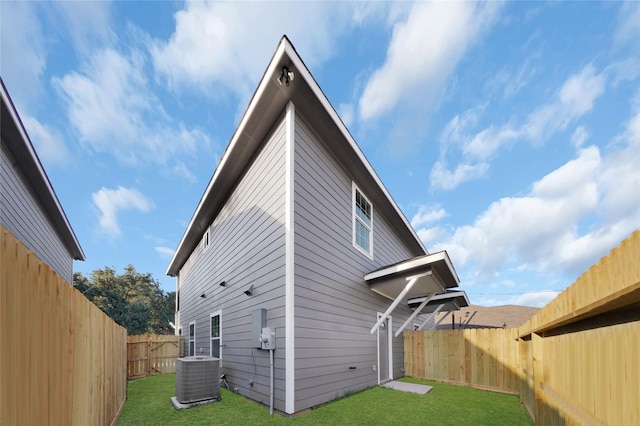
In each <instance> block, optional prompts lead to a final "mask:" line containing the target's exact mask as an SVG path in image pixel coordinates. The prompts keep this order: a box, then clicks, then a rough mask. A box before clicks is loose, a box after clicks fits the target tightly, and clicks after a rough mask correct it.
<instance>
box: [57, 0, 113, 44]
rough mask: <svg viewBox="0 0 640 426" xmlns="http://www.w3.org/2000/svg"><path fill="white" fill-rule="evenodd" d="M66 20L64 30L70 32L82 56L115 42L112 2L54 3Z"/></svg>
mask: <svg viewBox="0 0 640 426" xmlns="http://www.w3.org/2000/svg"><path fill="white" fill-rule="evenodd" d="M52 5H53V6H54V7H55V8H57V9H58V10H59V11H60V12H61V14H62V18H63V19H64V25H63V28H64V29H65V30H66V31H68V32H69V35H70V36H71V40H72V41H73V46H74V48H75V50H76V51H78V52H81V53H82V54H87V53H89V52H90V51H91V50H92V49H95V48H96V44H98V45H100V44H105V43H109V42H110V41H113V40H115V38H116V36H115V34H114V33H113V32H112V30H111V23H110V20H111V5H112V3H111V2H110V1H104V0H102V1H72V2H69V1H61V2H53V3H52Z"/></svg>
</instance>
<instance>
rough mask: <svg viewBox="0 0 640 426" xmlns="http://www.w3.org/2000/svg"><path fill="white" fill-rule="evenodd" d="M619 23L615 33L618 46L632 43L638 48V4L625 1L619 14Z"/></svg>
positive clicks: (639, 4) (639, 5) (639, 26)
mask: <svg viewBox="0 0 640 426" xmlns="http://www.w3.org/2000/svg"><path fill="white" fill-rule="evenodd" d="M619 17H620V18H619V19H620V23H619V25H618V27H617V28H616V31H615V39H616V41H617V43H618V44H621V43H632V44H635V45H636V47H640V41H639V38H638V34H640V2H637V1H626V2H625V3H624V4H623V5H622V7H621V8H620V12H619Z"/></svg>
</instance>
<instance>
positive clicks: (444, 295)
mask: <svg viewBox="0 0 640 426" xmlns="http://www.w3.org/2000/svg"><path fill="white" fill-rule="evenodd" d="M458 297H463V298H464V300H465V301H466V302H467V306H468V305H470V304H471V302H469V298H468V297H467V293H466V292H465V291H462V290H460V291H447V292H445V293H440V294H436V295H435V296H433V297H432V298H431V301H433V302H435V301H438V300H442V301H443V302H444V303H446V302H449V301H450V300H449V299H451V300H455V299H457V298H458ZM423 300H424V297H416V298H415V299H409V300H408V301H407V302H408V303H410V304H411V303H419V302H422V301H423Z"/></svg>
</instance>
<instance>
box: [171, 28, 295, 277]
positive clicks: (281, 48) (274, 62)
mask: <svg viewBox="0 0 640 426" xmlns="http://www.w3.org/2000/svg"><path fill="white" fill-rule="evenodd" d="M284 53H285V43H284V40H283V41H282V42H281V43H280V45H278V48H277V49H276V52H275V53H274V55H273V58H272V59H271V63H269V66H268V67H267V69H266V71H265V72H264V75H263V76H262V79H261V80H260V84H259V85H258V88H257V89H256V92H255V93H254V95H253V97H252V98H251V101H250V102H249V106H248V107H247V110H246V111H245V112H244V114H243V116H242V119H241V120H240V123H239V124H238V127H237V128H236V131H235V132H234V133H233V136H232V137H231V142H229V145H228V146H227V149H226V150H225V151H224V154H222V158H221V159H220V163H218V167H216V170H215V172H214V173H213V177H212V178H211V180H210V181H209V184H208V185H207V188H206V189H205V191H204V194H203V195H202V197H201V198H200V201H199V202H198V207H196V211H195V212H194V213H193V216H191V220H190V221H189V225H188V226H187V229H186V230H185V232H184V234H183V235H182V239H181V240H180V244H178V248H177V249H176V251H175V252H174V253H173V257H172V258H171V262H170V263H169V267H168V268H167V271H166V274H167V275H170V273H169V272H170V271H171V270H172V269H173V264H174V262H175V261H176V259H177V257H178V254H179V253H181V251H182V249H183V246H184V243H185V240H186V239H187V236H188V235H189V234H190V233H191V230H192V228H193V226H194V222H195V220H196V218H197V217H198V215H199V214H200V210H202V207H203V206H204V202H205V200H206V199H207V198H209V195H210V193H211V191H212V189H213V187H214V186H215V184H216V182H217V181H218V180H220V175H221V174H222V173H223V170H224V169H225V165H226V164H227V161H229V156H230V155H231V152H233V150H234V148H235V146H236V145H237V144H238V140H239V139H240V136H241V135H242V134H243V133H244V128H245V127H246V125H247V122H248V121H249V119H250V118H251V116H252V115H253V112H254V110H255V109H256V106H257V105H258V103H259V100H260V98H261V97H262V95H263V93H264V91H265V90H266V87H267V85H268V84H269V79H268V78H267V76H270V75H272V74H273V71H274V70H275V69H276V68H277V67H278V65H279V64H280V61H281V59H282V56H283V54H284Z"/></svg>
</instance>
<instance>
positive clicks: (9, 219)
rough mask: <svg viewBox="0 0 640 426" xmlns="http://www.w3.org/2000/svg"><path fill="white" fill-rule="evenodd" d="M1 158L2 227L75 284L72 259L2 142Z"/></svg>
mask: <svg viewBox="0 0 640 426" xmlns="http://www.w3.org/2000/svg"><path fill="white" fill-rule="evenodd" d="M1 151H2V154H1V157H0V176H2V178H1V180H0V224H2V226H4V227H5V228H7V229H8V230H9V231H10V232H11V233H12V234H13V235H14V236H15V237H16V238H17V239H19V240H20V241H22V242H23V243H24V245H25V246H26V247H27V248H28V249H29V250H31V251H33V252H34V253H35V254H36V256H38V258H39V259H40V260H42V261H43V262H45V263H46V264H47V265H48V266H49V267H51V269H53V270H54V271H56V272H57V273H58V275H60V276H61V277H62V278H64V279H65V280H67V281H68V282H69V283H71V282H72V281H73V256H72V255H71V254H70V253H69V252H68V251H67V249H66V248H65V246H64V244H63V243H62V241H61V239H60V237H59V236H58V234H57V233H56V231H55V229H54V228H53V226H52V225H51V223H50V222H49V220H48V218H47V216H46V214H45V212H44V210H43V209H42V207H41V206H40V203H39V201H38V199H37V197H36V196H35V195H34V194H33V191H32V190H31V188H30V187H29V186H28V184H27V183H26V180H25V179H24V178H23V176H22V174H21V173H20V171H19V170H18V169H17V168H16V167H15V161H14V160H13V157H12V155H11V153H10V152H9V151H8V150H7V149H6V147H5V143H4V141H2V149H1Z"/></svg>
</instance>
